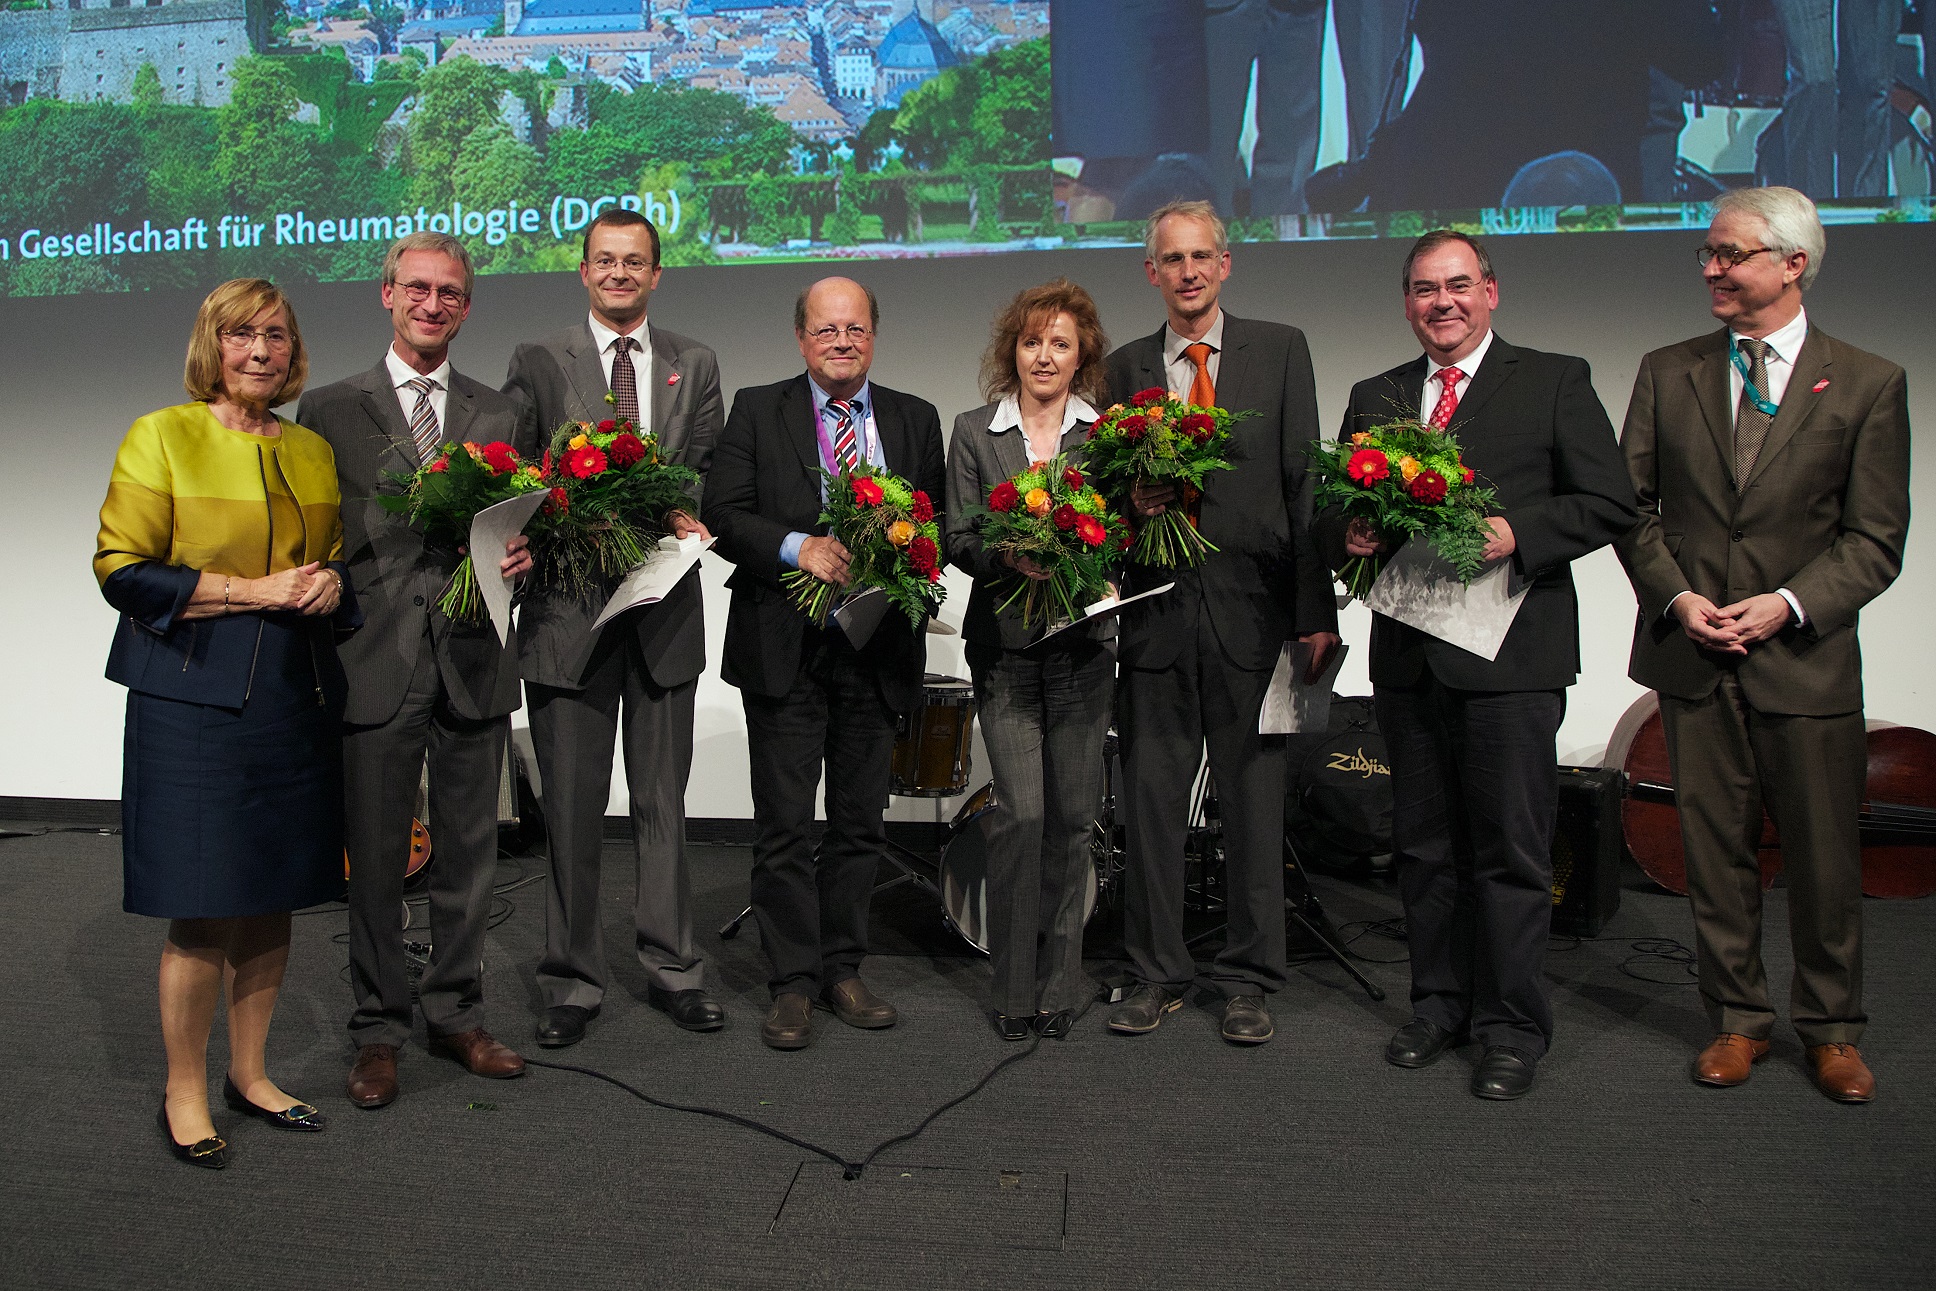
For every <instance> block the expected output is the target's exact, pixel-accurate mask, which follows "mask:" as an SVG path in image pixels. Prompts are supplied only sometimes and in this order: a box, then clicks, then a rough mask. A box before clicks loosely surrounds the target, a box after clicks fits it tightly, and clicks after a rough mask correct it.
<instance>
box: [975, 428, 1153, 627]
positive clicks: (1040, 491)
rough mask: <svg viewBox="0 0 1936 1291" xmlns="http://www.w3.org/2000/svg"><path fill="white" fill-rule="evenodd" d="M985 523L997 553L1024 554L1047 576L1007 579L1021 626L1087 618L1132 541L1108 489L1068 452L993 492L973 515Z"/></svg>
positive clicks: (1007, 599)
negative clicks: (1099, 487)
mask: <svg viewBox="0 0 1936 1291" xmlns="http://www.w3.org/2000/svg"><path fill="white" fill-rule="evenodd" d="M963 518H964V519H972V520H974V521H975V522H976V523H978V524H979V525H980V526H981V531H982V543H983V545H984V546H985V547H986V549H987V550H988V552H989V553H990V554H991V555H997V556H1026V557H1027V558H1028V559H1030V560H1032V561H1034V562H1035V563H1036V564H1037V565H1039V566H1041V567H1042V570H1043V571H1044V572H1045V573H1047V574H1048V576H1049V577H1048V578H1047V579H1035V578H1029V577H1026V576H1024V575H1022V574H1020V573H1017V574H1015V575H1014V576H1013V578H1009V579H1004V580H1003V582H1004V585H1005V587H1006V595H1005V596H1004V599H1003V600H1002V601H1001V603H1000V604H999V605H998V606H997V607H996V609H997V612H1006V611H1007V610H1008V609H1009V607H1011V606H1013V605H1014V604H1015V603H1016V602H1017V601H1020V602H1021V603H1022V624H1023V626H1025V627H1029V626H1033V625H1034V623H1035V621H1036V619H1037V618H1038V617H1040V618H1043V619H1047V618H1049V617H1050V616H1051V615H1060V616H1062V617H1063V618H1066V619H1077V618H1080V617H1082V610H1083V607H1084V606H1087V605H1089V604H1091V603H1093V602H1095V601H1098V600H1101V599H1102V598H1103V597H1104V596H1106V595H1107V594H1108V591H1109V567H1110V564H1111V562H1112V561H1113V560H1114V558H1115V556H1116V553H1118V552H1120V551H1121V550H1122V549H1123V548H1124V547H1127V546H1128V545H1129V531H1128V526H1127V525H1125V524H1124V523H1123V520H1122V517H1121V516H1117V515H1112V514H1110V511H1109V507H1108V505H1107V504H1106V503H1105V502H1104V501H1103V498H1102V494H1100V493H1098V492H1096V490H1095V489H1094V488H1093V487H1091V486H1090V484H1089V482H1088V480H1087V479H1085V478H1084V476H1083V474H1082V472H1081V471H1080V470H1079V469H1077V468H1076V467H1075V466H1074V465H1072V464H1071V463H1070V462H1069V461H1068V460H1067V459H1066V458H1062V457H1056V458H1052V459H1051V460H1049V461H1046V462H1037V463H1035V464H1034V465H1032V466H1030V467H1029V468H1028V469H1027V470H1026V471H1023V472H1022V473H1021V474H1019V475H1017V476H1015V477H1013V478H1012V479H1007V480H1003V481H1002V482H1001V483H999V484H997V485H996V486H995V487H994V488H992V489H990V490H989V491H988V505H987V506H986V507H977V508H975V510H974V511H973V512H971V513H970V515H968V516H965V517H963Z"/></svg>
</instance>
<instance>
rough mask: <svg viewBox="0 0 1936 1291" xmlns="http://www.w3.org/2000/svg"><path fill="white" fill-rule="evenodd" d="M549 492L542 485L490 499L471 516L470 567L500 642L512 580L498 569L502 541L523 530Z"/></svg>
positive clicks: (506, 635) (504, 637) (507, 625)
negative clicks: (534, 488)
mask: <svg viewBox="0 0 1936 1291" xmlns="http://www.w3.org/2000/svg"><path fill="white" fill-rule="evenodd" d="M550 496H551V494H550V493H549V492H547V491H546V490H544V489H538V490H537V491H535V492H532V493H520V494H518V496H516V497H514V498H506V499H504V501H502V502H493V503H492V504H491V505H490V506H487V507H485V508H484V509H483V510H482V511H479V512H478V513H477V514H476V515H474V516H472V517H471V543H470V547H471V568H472V569H474V570H476V571H477V590H478V591H480V592H482V593H483V594H484V606H485V608H486V609H488V610H490V612H491V626H492V627H494V628H496V629H497V639H498V644H500V645H502V644H503V643H504V642H506V641H508V640H509V639H510V635H511V586H512V584H511V580H510V579H508V578H506V577H505V576H504V575H503V574H501V573H499V572H498V563H499V562H500V561H502V560H503V559H504V544H505V543H507V542H509V541H511V539H513V538H515V537H517V536H518V535H519V534H521V533H523V532H524V526H526V525H527V524H530V523H531V517H532V516H534V515H536V514H538V508H539V507H541V506H543V505H544V502H545V499H546V498H548V497H550Z"/></svg>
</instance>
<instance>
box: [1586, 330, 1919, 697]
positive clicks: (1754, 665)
mask: <svg viewBox="0 0 1936 1291" xmlns="http://www.w3.org/2000/svg"><path fill="white" fill-rule="evenodd" d="M1728 388H1729V387H1728V335H1727V332H1726V331H1725V330H1722V331H1717V332H1710V333H1708V334H1707V335H1705V336H1699V337H1696V338H1694V339H1693V340H1690V341H1683V342H1681V343H1680V344H1679V345H1670V346H1668V347H1667V348H1666V349H1662V350H1655V351H1654V352H1653V353H1652V354H1649V355H1648V356H1647V357H1646V358H1644V359H1642V360H1641V363H1640V375H1639V376H1638V378H1636V380H1635V382H1634V393H1633V400H1632V401H1631V402H1630V403H1629V404H1628V405H1627V425H1626V431H1625V433H1624V435H1623V437H1622V440H1621V447H1622V448H1623V449H1624V451H1625V453H1626V458H1627V468H1628V471H1629V472H1630V473H1631V475H1632V477H1633V484H1634V489H1635V491H1636V492H1638V494H1639V495H1640V520H1639V523H1637V524H1636V525H1635V526H1634V527H1633V529H1632V531H1631V532H1629V533H1628V534H1627V535H1626V537H1624V538H1623V539H1621V540H1620V542H1619V544H1618V550H1619V553H1620V559H1621V562H1622V563H1623V564H1625V565H1626V567H1627V575H1628V577H1629V578H1631V579H1632V580H1633V585H1634V593H1635V595H1636V596H1638V597H1639V600H1640V615H1639V621H1638V622H1637V623H1636V624H1635V625H1634V642H1633V656H1632V661H1631V663H1630V665H1629V674H1630V675H1631V676H1632V677H1633V679H1634V680H1635V681H1637V682H1639V683H1640V684H1641V685H1643V686H1651V687H1652V688H1653V689H1655V690H1658V691H1661V692H1663V693H1665V694H1669V695H1673V696H1675V697H1676V698H1679V699H1687V700H1695V699H1701V698H1703V697H1705V696H1706V695H1708V694H1709V693H1710V692H1712V691H1713V689H1714V687H1715V685H1716V683H1717V682H1718V681H1719V679H1720V675H1721V673H1722V672H1723V671H1724V670H1727V669H1734V670H1736V671H1737V672H1738V673H1739V675H1740V678H1741V689H1742V693H1743V694H1744V695H1746V697H1747V700H1748V702H1749V703H1750V704H1752V705H1754V707H1755V708H1756V709H1757V710H1759V711H1761V712H1764V713H1787V714H1800V715H1810V716H1829V715H1832V714H1836V713H1850V712H1854V711H1856V710H1858V709H1860V708H1861V707H1862V653H1861V650H1860V647H1859V646H1858V645H1857V642H1856V618H1857V612H1858V611H1859V610H1861V608H1862V607H1863V606H1864V605H1866V604H1868V603H1869V602H1870V601H1871V600H1874V599H1875V598H1876V597H1877V596H1878V595H1880V594H1881V592H1882V591H1883V589H1884V588H1886V587H1888V586H1889V584H1890V583H1892V582H1894V581H1895V578H1896V575H1897V574H1899V573H1901V572H1902V550H1903V544H1904V543H1905V542H1906V541H1907V539H1908V534H1909V402H1908V383H1907V379H1906V378H1905V377H1904V375H1903V371H1902V369H1901V368H1899V367H1897V366H1896V365H1895V364H1893V363H1891V362H1889V361H1888V360H1887V359H1882V358H1878V357H1876V356H1875V355H1873V354H1868V353H1865V352H1864V351H1862V350H1858V349H1856V348H1855V347H1854V346H1852V345H1844V344H1843V343H1842V342H1840V341H1838V340H1836V339H1834V338H1833V337H1831V336H1829V335H1827V334H1826V333H1824V332H1823V331H1822V330H1821V329H1820V328H1818V327H1815V326H1813V325H1812V324H1811V325H1810V327H1809V329H1808V339H1807V340H1806V341H1804V342H1803V343H1802V350H1801V353H1800V354H1798V355H1797V356H1796V358H1795V371H1794V375H1793V377H1792V378H1791V379H1790V380H1789V383H1788V389H1787V391H1786V392H1785V393H1784V394H1783V396H1782V400H1781V410H1780V411H1779V412H1778V413H1777V414H1776V416H1775V420H1774V424H1773V425H1772V426H1770V427H1769V428H1768V438H1767V441H1766V442H1765V443H1764V444H1763V445H1762V447H1761V452H1760V454H1759V455H1758V456H1757V457H1756V459H1755V465H1754V470H1753V472H1752V473H1751V474H1750V475H1749V477H1748V487H1747V488H1746V489H1745V490H1740V491H1737V490H1736V489H1735V487H1734V467H1733V463H1734V409H1733V407H1732V406H1731V404H1730V402H1729V399H1728ZM1778 587H1786V588H1787V589H1788V590H1789V591H1791V592H1793V593H1794V594H1795V599H1796V600H1798V601H1800V602H1801V605H1802V610H1803V612H1804V613H1806V614H1807V616H1808V622H1807V623H1806V624H1805V625H1803V626H1800V627H1797V626H1795V625H1794V623H1793V622H1790V623H1789V624H1788V625H1787V626H1785V627H1783V628H1782V629H1781V631H1780V632H1778V633H1776V634H1775V636H1774V637H1772V638H1771V639H1769V640H1767V641H1763V642H1762V643H1761V644H1759V645H1755V646H1750V647H1749V648H1748V654H1747V657H1746V658H1741V659H1735V658H1730V657H1728V656H1723V655H1714V654H1708V653H1705V652H1703V651H1702V650H1701V649H1700V648H1699V647H1697V646H1696V645H1695V644H1694V643H1693V642H1692V641H1690V640H1689V639H1688V637H1687V633H1686V632H1684V631H1682V629H1681V625H1680V623H1679V621H1678V620H1676V619H1673V618H1670V617H1667V616H1666V611H1667V607H1668V605H1669V604H1670V603H1671V602H1672V601H1673V599H1674V597H1675V596H1677V595H1679V594H1680V593H1681V592H1684V591H1690V590H1691V591H1695V592H1698V593H1700V594H1701V595H1702V596H1705V597H1707V598H1708V599H1709V600H1711V601H1713V602H1714V603H1715V604H1716V605H1728V604H1731V603H1733V602H1735V601H1738V600H1741V599H1743V598H1745V597H1748V596H1755V595H1759V594H1761V593H1764V592H1772V591H1774V590H1775V589H1776V588H1778Z"/></svg>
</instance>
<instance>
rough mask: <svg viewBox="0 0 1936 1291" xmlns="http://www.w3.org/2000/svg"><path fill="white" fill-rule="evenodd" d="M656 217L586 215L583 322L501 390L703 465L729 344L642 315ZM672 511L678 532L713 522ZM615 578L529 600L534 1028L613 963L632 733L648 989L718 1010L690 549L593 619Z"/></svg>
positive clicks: (524, 619) (695, 1007)
mask: <svg viewBox="0 0 1936 1291" xmlns="http://www.w3.org/2000/svg"><path fill="white" fill-rule="evenodd" d="M662 272H663V270H662V269H661V267H660V265H659V231H658V229H656V228H654V227H653V225H652V224H651V222H650V221H648V220H647V219H646V218H645V217H644V216H642V215H640V214H638V213H637V212H636V211H628V210H624V209H612V210H607V211H603V212H601V213H600V214H599V215H598V217H597V218H596V219H594V220H593V221H592V223H591V226H590V227H589V228H587V229H586V230H585V243H584V258H583V260H582V261H581V262H580V264H579V266H578V278H579V281H580V282H582V283H583V284H584V286H585V293H586V295H587V296H588V297H589V298H590V307H591V308H590V313H589V315H588V316H587V317H586V319H585V321H584V322H581V323H575V324H573V325H572V326H570V327H568V328H566V329H565V330H564V331H562V332H558V333H556V334H555V335H552V336H549V337H546V338H545V339H544V340H541V341H533V342H529V343H527V344H523V345H520V346H518V347H517V349H516V351H515V352H513V354H512V355H511V368H510V373H509V375H508V376H507V377H506V379H505V383H504V392H505V393H506V394H508V395H511V396H512V397H513V398H515V399H517V400H519V401H520V402H522V403H523V404H525V405H526V406H527V407H529V408H531V409H532V410H533V411H534V412H535V413H536V415H537V420H538V424H539V426H540V427H541V428H542V432H543V433H544V434H546V435H552V434H555V433H556V431H557V430H558V428H559V427H560V426H562V425H564V424H565V423H567V422H600V421H606V420H615V421H629V422H631V423H632V424H633V425H635V426H637V427H638V428H639V430H640V431H641V432H642V433H645V434H650V435H652V436H655V437H656V438H657V439H658V442H659V447H660V451H661V453H662V454H663V455H664V457H665V458H666V459H667V460H668V461H673V462H679V463H683V464H684V465H686V466H689V467H691V468H692V469H694V470H695V471H698V472H699V473H700V474H701V475H704V474H705V473H706V468H707V465H708V463H710V462H711V460H712V454H713V444H714V442H715V441H716V440H717V439H718V438H719V426H720V420H721V415H722V414H721V406H720V396H719V360H718V359H717V357H715V356H714V354H713V352H712V350H710V349H709V348H707V347H706V346H704V345H702V344H700V343H699V342H698V341H695V340H691V339H690V338H688V337H684V336H681V335H679V334H678V333H677V332H670V331H667V330H666V329H664V328H662V327H658V326H656V325H654V324H652V323H650V322H648V321H647V318H646V306H647V303H648V302H649V301H650V299H651V297H652V292H653V290H654V289H655V288H657V287H658V285H659V277H660V275H661V273H662ZM698 509H699V503H698V499H697V498H695V499H693V501H692V503H691V506H690V508H689V509H681V510H676V511H674V512H672V513H671V514H670V515H669V516H667V517H666V522H667V524H668V526H669V527H670V529H671V531H672V533H673V534H674V535H676V536H678V537H682V538H683V537H686V536H687V535H697V536H699V537H701V538H704V537H709V536H710V535H709V534H708V533H707V532H706V529H705V526H703V525H701V524H700V523H699V521H698V520H697V519H695V518H694V516H695V514H696V513H697V511H698ZM612 590H613V589H612V588H611V587H608V586H601V587H598V588H594V589H591V590H590V591H589V592H585V593H574V592H573V591H572V590H571V589H569V588H566V587H562V586H556V585H552V584H550V583H546V582H543V581H542V580H541V581H540V583H539V585H538V586H536V587H534V588H532V589H531V591H530V592H529V593H528V594H527V595H526V597H525V599H524V603H523V608H522V609H521V610H520V612H519V618H518V626H519V631H520V636H521V640H522V650H523V654H522V663H523V669H524V680H525V685H526V687H527V688H528V691H529V694H530V699H531V743H532V747H533V749H534V750H535V752H536V753H537V757H538V775H539V781H540V791H541V793H542V795H543V799H544V819H545V834H546V838H547V840H548V842H549V845H550V857H551V872H550V878H549V887H548V889H547V893H546V901H545V949H544V955H543V957H542V958H540V960H539V961H538V991H539V994H540V996H541V997H542V999H543V1001H544V1008H545V1013H544V1019H543V1021H542V1022H541V1023H540V1024H539V1026H538V1043H539V1044H541V1045H543V1046H545V1047H546V1048H551V1049H555V1048H561V1047H563V1046H566V1045H572V1044H576V1043H577V1042H578V1041H580V1040H582V1039H583V1038H584V1036H585V1032H586V1028H587V1026H588V1024H589V1023H590V1022H591V1020H592V1019H593V1018H595V1017H597V1016H598V1012H599V1009H600V1007H601V1004H602V1001H603V1000H604V996H605V988H606V985H607V983H608V981H609V973H608V970H607V969H606V966H605V948H604V937H603V934H602V932H601V929H600V922H599V914H600V906H599V899H598V893H599V872H600V860H601V857H602V855H603V852H604V844H605V805H606V803H607V801H608V800H609V798H610V796H611V784H612V751H613V746H614V742H615V740H618V739H622V740H623V741H624V745H625V780H626V788H627V790H628V792H629V794H630V797H631V804H632V837H633V844H632V846H633V856H634V898H633V903H632V925H633V930H634V950H635V953H636V954H637V955H638V959H639V963H640V965H641V966H642V967H643V968H644V969H645V973H646V992H647V999H648V1000H649V1002H650V1003H651V1005H652V1006H653V1007H654V1008H656V1009H659V1010H661V1011H662V1012H664V1013H665V1014H667V1016H669V1017H670V1018H671V1019H672V1021H673V1022H674V1023H675V1024H676V1025H678V1026H680V1027H683V1028H684V1029H686V1030H688V1031H717V1030H719V1029H720V1028H721V1027H723V1026H724V1025H725V1024H726V1013H725V1010H724V1009H722V1008H721V1007H720V1005H719V1004H718V1003H717V1002H716V1001H715V1000H714V999H713V998H712V996H711V995H710V994H708V992H707V990H706V964H705V960H704V958H703V957H702V956H701V954H700V952H699V947H698V945H697V943H696V942H695V941H694V939H693V933H692V881H691V877H690V873H689V871H688V867H687V863H686V781H687V779H688V778H689V776H690V775H691V772H692V731H693V717H694V708H695V702H696V697H697V695H698V691H699V674H700V673H702V672H704V671H705V669H706V625H705V618H704V615H703V611H702V606H701V602H700V585H699V569H698V567H697V566H695V567H694V568H693V569H692V570H691V571H690V572H689V573H688V574H687V575H686V576H685V577H684V578H683V579H681V580H680V582H679V584H678V586H676V587H675V588H673V590H672V591H671V592H670V593H668V594H667V595H666V597H665V599H664V600H662V601H660V602H658V603H657V604H655V605H647V606H641V607H639V608H637V609H632V610H627V611H626V612H625V613H624V614H621V615H619V616H618V617H617V618H615V619H613V620H612V621H611V622H609V623H607V624H606V625H605V626H604V627H603V628H602V629H600V630H599V631H597V632H594V631H592V623H593V622H594V621H595V620H596V619H597V618H598V615H599V612H600V611H601V610H603V609H604V607H605V602H606V600H607V599H608V598H609V597H610V594H611V592H612Z"/></svg>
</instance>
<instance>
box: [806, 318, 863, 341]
mask: <svg viewBox="0 0 1936 1291" xmlns="http://www.w3.org/2000/svg"><path fill="white" fill-rule="evenodd" d="M873 334H874V329H873V328H871V327H862V326H861V325H860V324H859V323H853V324H850V325H848V326H846V327H832V326H828V327H816V328H815V329H814V330H813V331H811V332H808V333H807V335H808V336H811V337H812V338H813V339H814V340H816V341H819V342H820V343H821V344H822V345H833V344H836V343H838V342H839V341H841V340H842V339H843V338H844V339H845V340H846V341H847V342H848V343H849V344H852V345H859V344H860V343H861V342H862V341H864V340H866V339H867V338H868V337H870V336H872V335H873Z"/></svg>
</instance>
